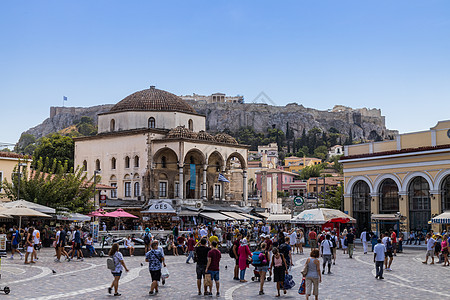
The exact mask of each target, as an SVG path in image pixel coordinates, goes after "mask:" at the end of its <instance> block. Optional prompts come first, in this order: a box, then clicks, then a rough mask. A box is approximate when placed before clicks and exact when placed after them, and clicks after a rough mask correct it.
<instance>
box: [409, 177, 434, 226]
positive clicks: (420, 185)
mask: <svg viewBox="0 0 450 300" xmlns="http://www.w3.org/2000/svg"><path fill="white" fill-rule="evenodd" d="M408 194H409V222H410V223H409V228H410V230H423V229H426V230H427V231H428V230H429V229H430V225H428V221H429V220H430V219H431V202H430V186H429V184H428V181H427V180H426V179H425V178H423V177H421V176H418V177H416V178H414V179H413V180H412V181H411V183H410V185H409V191H408Z"/></svg>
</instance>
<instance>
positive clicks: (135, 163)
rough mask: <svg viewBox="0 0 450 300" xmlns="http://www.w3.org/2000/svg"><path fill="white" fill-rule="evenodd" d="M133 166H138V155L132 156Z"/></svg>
mask: <svg viewBox="0 0 450 300" xmlns="http://www.w3.org/2000/svg"><path fill="white" fill-rule="evenodd" d="M134 167H135V168H139V156H137V155H136V156H135V157H134Z"/></svg>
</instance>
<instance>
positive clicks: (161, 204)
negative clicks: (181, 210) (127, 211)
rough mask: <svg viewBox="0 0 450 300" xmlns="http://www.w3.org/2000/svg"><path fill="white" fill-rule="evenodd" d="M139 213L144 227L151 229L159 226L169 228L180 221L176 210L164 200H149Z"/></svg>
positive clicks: (156, 228)
mask: <svg viewBox="0 0 450 300" xmlns="http://www.w3.org/2000/svg"><path fill="white" fill-rule="evenodd" d="M141 214H142V223H143V224H144V227H145V228H147V227H148V228H150V229H151V230H158V229H160V228H163V229H165V230H171V229H172V228H173V227H174V226H175V225H177V224H179V223H180V218H179V217H178V216H177V212H176V210H175V209H174V208H173V207H172V205H171V204H170V203H169V202H167V201H164V200H157V201H153V202H151V203H150V205H149V207H148V208H147V209H146V210H143V211H141Z"/></svg>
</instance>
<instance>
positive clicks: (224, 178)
mask: <svg viewBox="0 0 450 300" xmlns="http://www.w3.org/2000/svg"><path fill="white" fill-rule="evenodd" d="M219 181H223V182H230V181H229V180H228V179H227V178H226V177H225V176H223V175H222V174H220V173H219Z"/></svg>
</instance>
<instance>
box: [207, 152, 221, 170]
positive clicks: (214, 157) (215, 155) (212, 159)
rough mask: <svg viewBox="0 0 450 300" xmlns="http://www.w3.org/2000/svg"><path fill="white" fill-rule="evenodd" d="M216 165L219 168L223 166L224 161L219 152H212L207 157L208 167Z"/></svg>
mask: <svg viewBox="0 0 450 300" xmlns="http://www.w3.org/2000/svg"><path fill="white" fill-rule="evenodd" d="M217 163H219V164H218V165H219V166H220V167H223V166H224V164H225V159H224V158H223V155H222V154H221V153H220V152H219V151H214V152H212V153H211V154H209V155H208V166H217Z"/></svg>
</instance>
